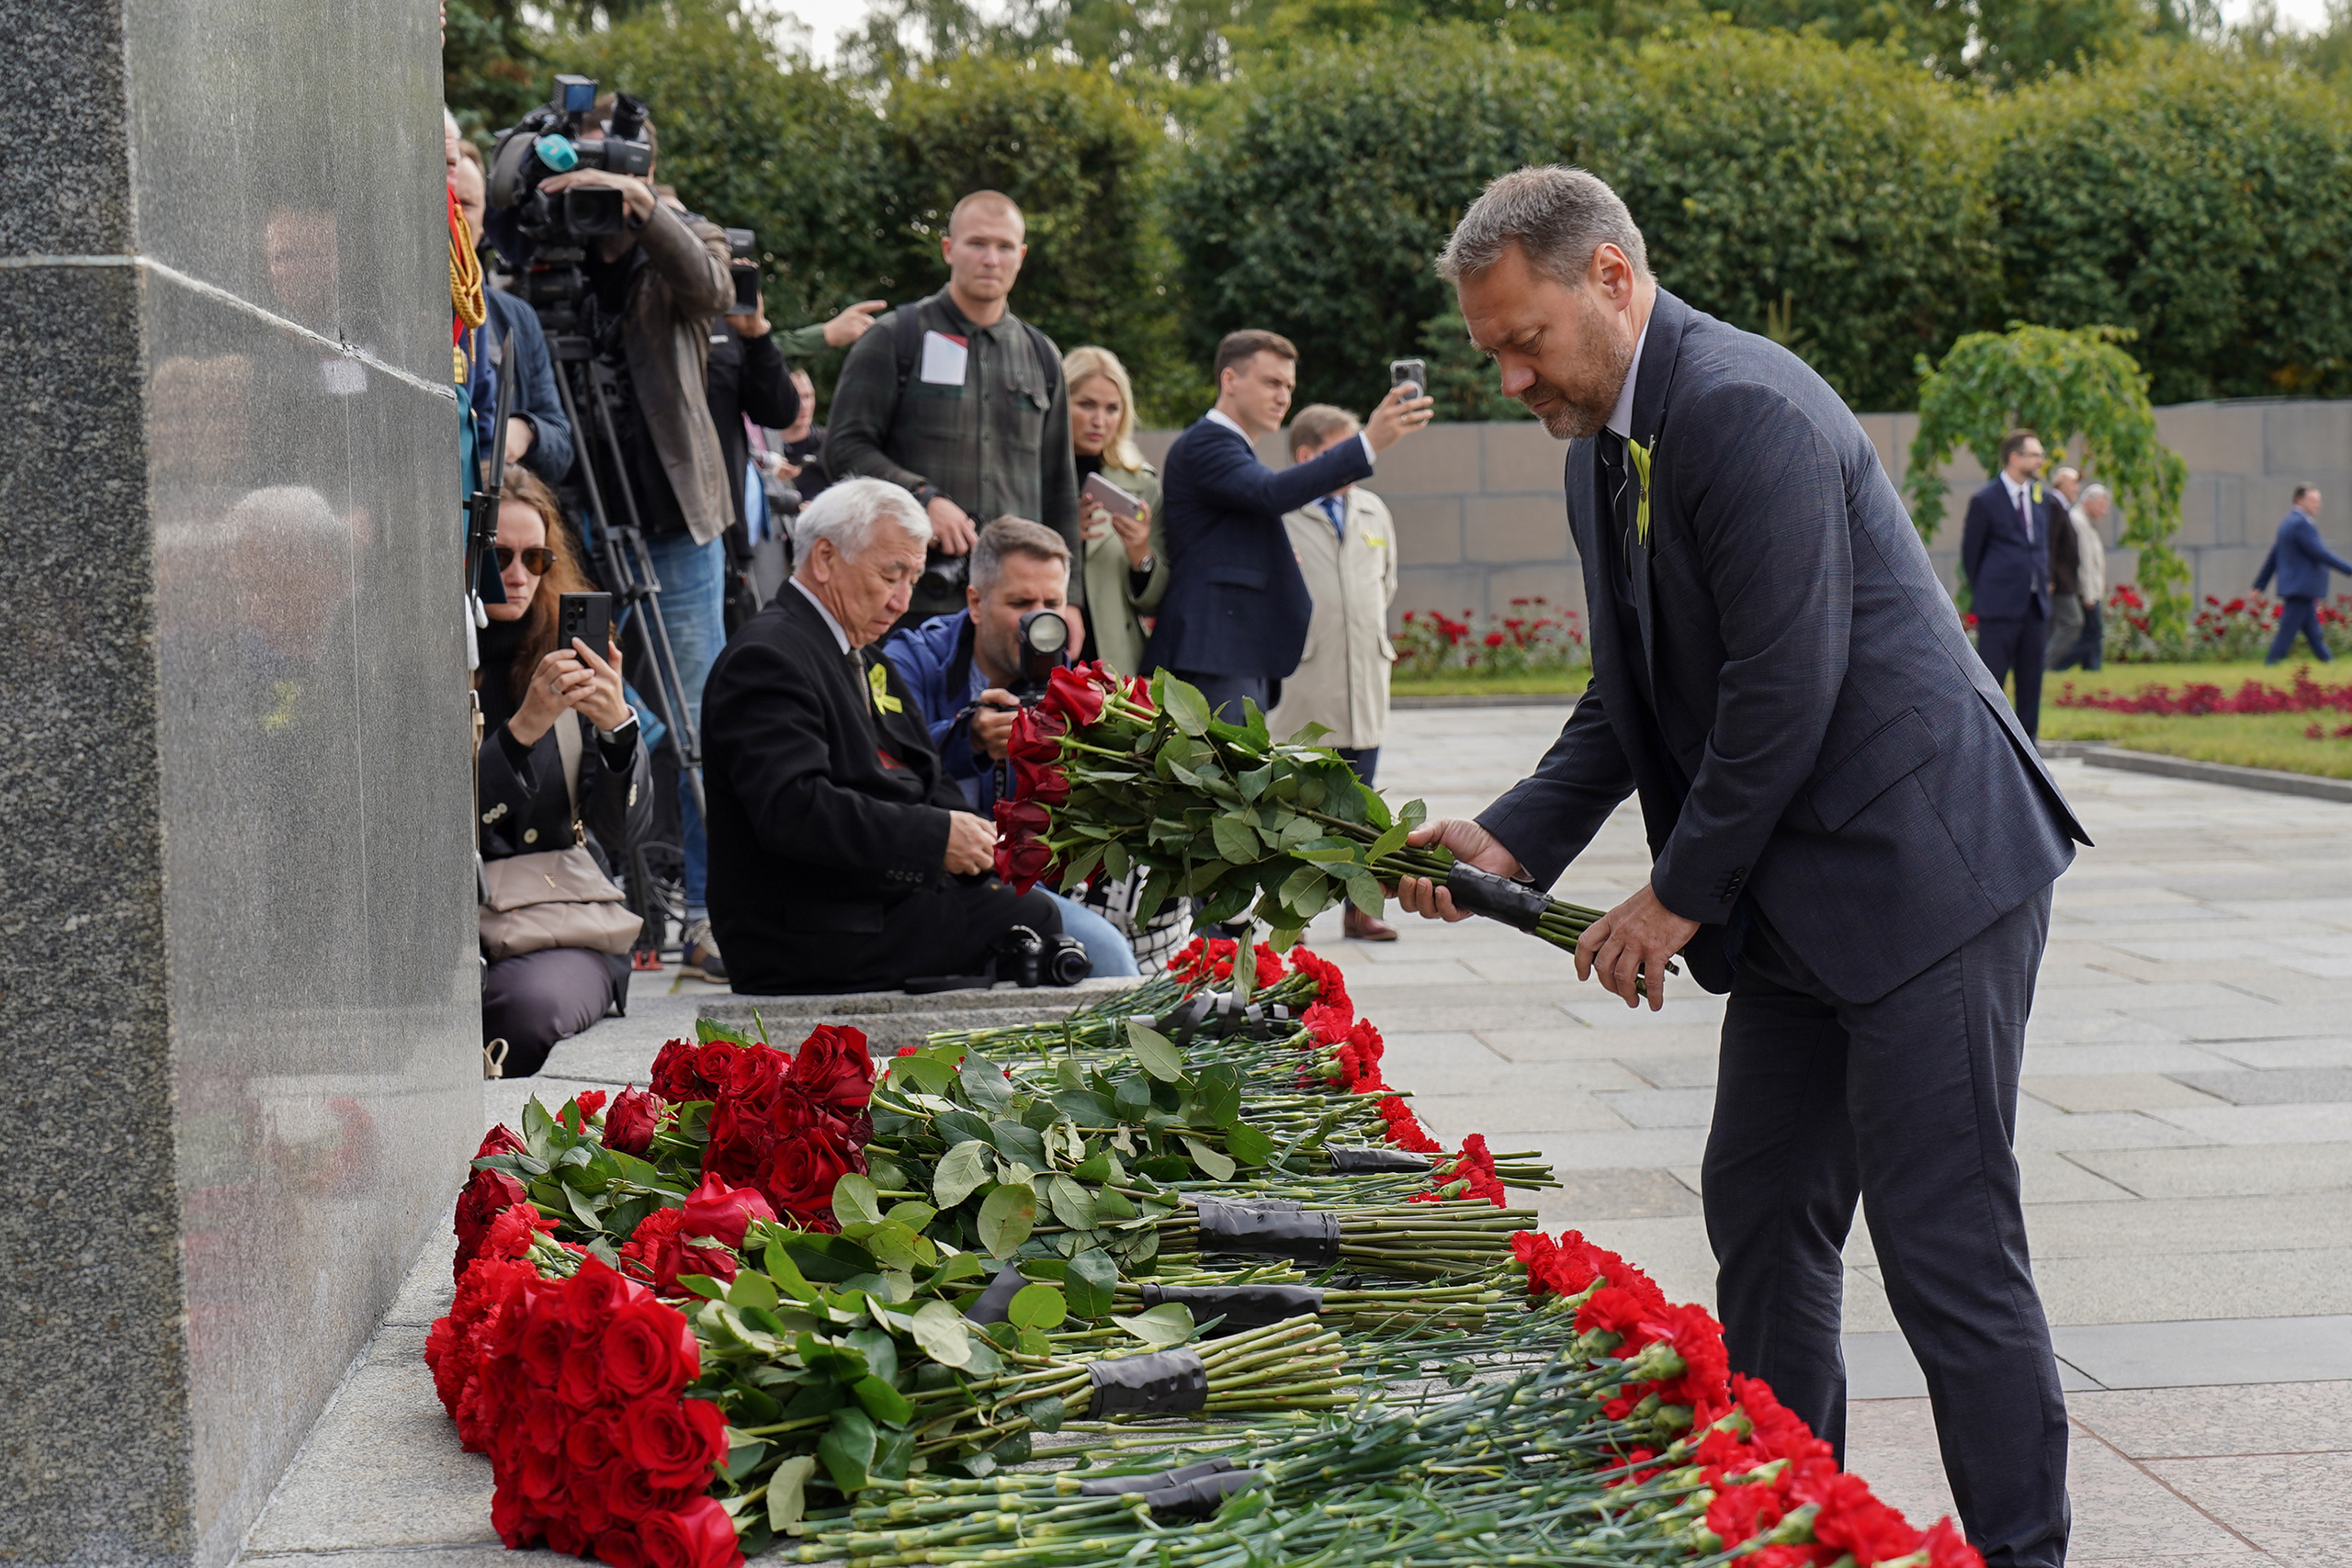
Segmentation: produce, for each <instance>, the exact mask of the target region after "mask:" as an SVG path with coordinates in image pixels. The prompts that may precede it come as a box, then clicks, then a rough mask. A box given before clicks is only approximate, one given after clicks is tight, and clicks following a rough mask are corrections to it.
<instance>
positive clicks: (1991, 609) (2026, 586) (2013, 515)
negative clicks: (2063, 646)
mask: <svg viewBox="0 0 2352 1568" xmlns="http://www.w3.org/2000/svg"><path fill="white" fill-rule="evenodd" d="M2028 504H2029V505H2030V504H2032V503H2031V502H2030V500H2029V502H2028ZM2033 510H2034V514H2035V515H2034V525H2033V537H2032V539H2030V540H2028V539H2027V538H2026V536H2025V524H2024V522H2023V521H2022V520H2020V519H2019V518H2018V509H2017V508H2016V507H2015V506H2013V505H2011V504H2010V502H2009V491H2008V487H2007V485H2005V484H2003V483H2002V482H2001V479H2000V476H1999V475H1997V474H1996V475H1995V476H1994V477H1993V478H1992V479H1988V480H1986V481H1985V484H1984V485H1982V486H1980V487H1979V488H1978V490H1977V491H1976V493H1975V494H1974V495H1972V496H1970V497H1969V498H1968V522H1967V524H1966V525H1964V526H1963V527H1962V530H1961V535H1960V565H1961V570H1963V571H1965V572H1966V573H1967V574H1968V588H1969V602H1968V607H1969V608H1970V609H1972V610H1973V611H1974V612H1975V613H1976V615H1977V616H1978V618H1979V619H1991V620H2022V619H2024V618H2025V617H2027V616H2030V615H2041V616H2042V617H2044V618H2047V617H2048V616H2049V614H2050V536H2051V531H2050V527H2049V512H2048V509H2047V508H2046V507H2042V506H2035V507H2034V509H2033Z"/></svg>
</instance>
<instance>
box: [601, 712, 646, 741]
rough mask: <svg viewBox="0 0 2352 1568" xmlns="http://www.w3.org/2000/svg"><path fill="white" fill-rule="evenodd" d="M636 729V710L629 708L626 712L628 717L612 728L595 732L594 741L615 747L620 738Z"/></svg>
mask: <svg viewBox="0 0 2352 1568" xmlns="http://www.w3.org/2000/svg"><path fill="white" fill-rule="evenodd" d="M635 728H637V710H636V709H635V708H631V709H629V710H628V717H627V718H625V719H623V720H621V721H620V723H618V724H616V725H615V726H614V727H613V728H610V729H600V730H598V731H596V739H599V740H601V741H603V742H604V743H605V745H607V746H611V745H615V744H616V743H617V742H618V741H619V740H620V738H621V737H622V736H624V735H627V734H628V732H629V731H630V730H632V729H635Z"/></svg>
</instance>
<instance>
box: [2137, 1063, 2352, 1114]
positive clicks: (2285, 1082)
mask: <svg viewBox="0 0 2352 1568" xmlns="http://www.w3.org/2000/svg"><path fill="white" fill-rule="evenodd" d="M2171 1076H2172V1077H2174V1078H2176V1079H2177V1080H2178V1081H2179V1082H2181V1083H2184V1084H2186V1085H2188V1087H2189V1088H2191V1089H2200V1090H2202V1091H2203V1092H2204V1093H2206V1094H2209V1095H2212V1096H2214V1097H2215V1098H2217V1099H2221V1100H2228V1101H2229V1102H2230V1103H2231V1104H2233V1105H2321V1104H2327V1103H2330V1102H2333V1103H2336V1104H2352V1066H2345V1067H2278V1068H2271V1069H2267V1070H2264V1071H2248V1072H2234V1073H2175V1074H2173V1075H2171Z"/></svg>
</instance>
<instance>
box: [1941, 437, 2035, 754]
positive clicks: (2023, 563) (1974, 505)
mask: <svg viewBox="0 0 2352 1568" xmlns="http://www.w3.org/2000/svg"><path fill="white" fill-rule="evenodd" d="M2042 456H2043V454H2042V450H2041V437H2040V436H2038V435H2036V434H2034V433H2033V432H2032V431H2030V430H2012V431H2010V432H2009V434H2007V436H2005V437H2004V438H2003V439H2002V442H2001V471H2000V472H1999V473H1998V474H1997V475H1996V476H1995V477H1994V478H1993V479H1991V480H1990V481H1988V482H1987V483H1986V484H1985V488H1983V489H1982V490H1980V491H1977V492H1976V493H1975V494H1974V495H1972V496H1970V497H1969V498H1968V525H1967V526H1966V527H1965V528H1963V529H1962V531H1961V536H1960V564H1961V569H1962V570H1963V571H1965V572H1967V574H1968V581H1969V586H1970V588H1971V590H1972V591H1973V598H1972V600H1971V603H1970V605H1969V607H1970V608H1971V609H1972V610H1973V611H1974V612H1975V614H1976V653H1977V657H1978V658H1980V659H1982V660H1985V669H1987V670H1989V671H1992V672H1993V683H1994V684H1995V685H1996V686H1997V685H1999V684H2000V683H2001V678H2002V677H2003V676H2004V675H2007V673H2008V672H2009V671H2011V670H2015V671H2017V676H2018V688H2017V690H2018V695H2017V710H2018V722H2019V723H2021V724H2023V725H2024V726H2025V732H2026V733H2027V734H2028V735H2031V734H2034V733H2035V732H2036V731H2037V730H2038V729H2039V728H2041V660H2042V653H2043V650H2044V649H2046V648H2047V647H2048V646H2049V642H2050V532H2051V529H2050V519H2049V515H2048V513H2047V510H2046V506H2045V502H2044V500H2043V497H2042V493H2041V480H2039V479H2035V478H2034V476H2035V475H2036V474H2038V473H2040V472H2041V459H2042Z"/></svg>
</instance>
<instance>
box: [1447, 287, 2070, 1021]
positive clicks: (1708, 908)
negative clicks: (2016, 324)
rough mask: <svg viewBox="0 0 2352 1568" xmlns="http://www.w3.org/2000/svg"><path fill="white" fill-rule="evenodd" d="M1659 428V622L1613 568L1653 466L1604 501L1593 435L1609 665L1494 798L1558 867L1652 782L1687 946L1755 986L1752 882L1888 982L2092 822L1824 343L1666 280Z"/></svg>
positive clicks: (1575, 505) (1599, 648) (1533, 848)
mask: <svg viewBox="0 0 2352 1568" xmlns="http://www.w3.org/2000/svg"><path fill="white" fill-rule="evenodd" d="M1633 439H1634V441H1635V442H1637V443H1641V444H1644V445H1647V444H1649V443H1652V442H1655V443H1656V446H1655V447H1654V448H1653V451H1654V457H1653V461H1652V467H1651V476H1650V477H1651V487H1652V498H1651V518H1650V532H1649V538H1648V543H1647V545H1646V547H1640V546H1637V547H1635V548H1634V551H1633V560H1632V572H1631V575H1632V593H1633V599H1634V610H1635V622H1636V624H1635V626H1634V627H1633V628H1631V635H1630V636H1629V635H1627V631H1626V629H1625V628H1623V627H1622V626H1621V625H1620V615H1619V612H1618V605H1617V598H1616V594H1615V592H1614V591H1613V589H1612V588H1611V584H1610V580H1609V570H1610V562H1611V559H1612V558H1613V553H1614V551H1615V549H1616V548H1617V547H1616V546H1615V545H1614V544H1613V543H1612V542H1611V541H1612V538H1613V537H1614V536H1617V535H1619V534H1621V533H1622V532H1623V527H1624V524H1625V523H1626V522H1627V521H1628V520H1630V518H1631V517H1632V515H1633V512H1634V491H1635V489H1636V488H1637V487H1635V486H1634V485H1633V484H1630V483H1629V484H1628V485H1627V486H1626V493H1625V495H1624V497H1623V502H1622V508H1621V513H1620V515H1619V516H1618V517H1616V518H1612V519H1608V520H1604V519H1603V517H1602V516H1601V512H1602V507H1603V502H1602V498H1601V494H1600V480H1599V477H1598V473H1597V470H1598V469H1599V468H1600V464H1599V462H1598V460H1597V456H1596V446H1595V443H1594V442H1592V441H1589V440H1587V441H1578V442H1575V443H1573V444H1571V446H1569V448H1568V458H1567V481H1566V482H1567V504H1568V520H1569V525H1570V529H1571V532H1572V534H1573V535H1574V537H1575V540H1576V547H1577V554H1578V556H1579V557H1580V558H1582V561H1583V566H1584V579H1585V603H1586V604H1587V606H1588V611H1587V615H1588V624H1589V628H1590V631H1591V635H1592V658H1593V679H1592V684H1591V685H1590V687H1589V688H1588V689H1587V691H1586V693H1585V695H1584V697H1583V698H1582V700H1581V701H1579V702H1578V703H1577V707H1576V711H1575V713H1574V714H1573V715H1572V716H1570V717H1569V719H1568V723H1567V726H1566V728H1564V729H1563V730H1562V731H1561V732H1560V739H1559V740H1558V741H1557V742H1556V743H1555V745H1554V746H1553V747H1552V750H1550V751H1549V752H1548V753H1547V754H1546V755H1545V757H1544V761H1543V762H1542V764H1541V765H1540V766H1539V767H1538V768H1537V769H1536V771H1535V773H1534V776H1533V777H1532V778H1529V779H1527V780H1526V781H1524V782H1523V783H1521V784H1519V785H1517V786H1516V787H1514V788H1513V789H1512V790H1511V791H1510V793H1509V794H1507V795H1504V796H1503V797H1502V798H1501V799H1500V800H1498V801H1497V802H1496V803H1495V804H1494V805H1492V806H1490V807H1487V810H1486V811H1485V813H1483V814H1482V815H1481V816H1480V818H1478V819H1479V821H1480V822H1481V823H1483V824H1484V825H1485V826H1486V827H1487V829H1488V830H1490V831H1491V832H1493V833H1494V835H1495V836H1496V837H1497V838H1498V839H1499V840H1502V842H1503V843H1504V844H1505V845H1506V846H1508V847H1509V848H1510V851H1511V852H1512V853H1514V854H1516V855H1517V856H1518V857H1519V859H1520V861H1521V863H1522V864H1524V865H1525V866H1526V867H1527V869H1528V870H1529V872H1530V873H1531V874H1533V876H1534V877H1535V878H1536V880H1537V881H1538V882H1539V883H1541V884H1543V885H1544V886H1549V885H1550V884H1551V883H1552V882H1553V881H1555V879H1556V878H1557V877H1558V876H1559V874H1560V873H1561V872H1562V871H1563V870H1565V869H1566V866H1567V863H1569V862H1570V861H1571V860H1573V859H1575V858H1576V856H1577V853H1579V852H1581V851H1582V850H1583V849H1584V847H1585V845H1586V844H1588V843H1589V842H1590V841H1591V840H1592V836H1593V834H1594V833H1595V832H1597V831H1598V830H1599V829H1600V825H1601V823H1602V822H1603V821H1604V820H1605V819H1606V818H1608V816H1609V814H1610V812H1611V810H1613V809H1614V808H1615V807H1616V806H1617V805H1618V803H1619V802H1621V801H1623V799H1624V798H1625V796H1626V795H1629V794H1633V793H1635V792H1637V791H1638V792H1639V794H1640V795H1641V801H1642V815H1643V818H1644V820H1645V824H1646V826H1647V828H1648V831H1649V840H1650V848H1651V852H1652V853H1653V854H1654V855H1655V856H1656V857H1657V858H1656V864H1655V865H1654V867H1653V869H1652V872H1651V878H1650V881H1651V886H1653V887H1654V888H1655V889H1656V890H1657V895H1658V897H1659V898H1660V899H1661V900H1662V901H1663V902H1664V903H1665V905H1666V906H1667V908H1670V909H1672V910H1674V911H1675V912H1676V913H1677V914H1679V915H1681V916H1682V917H1684V918H1685V919H1693V920H1698V921H1700V922H1701V929H1700V934H1699V935H1698V936H1697V937H1696V938H1694V939H1693V940H1692V942H1691V945H1690V946H1689V947H1688V948H1687V949H1686V950H1685V953H1684V956H1685V958H1686V960H1687V961H1688V963H1689V964H1690V967H1691V972H1692V974H1693V976H1695V977H1696V978H1697V979H1698V980H1699V982H1700V983H1701V984H1702V985H1703V986H1704V987H1706V988H1707V989H1709V990H1714V991H1722V990H1726V989H1728V988H1729V987H1730V984H1731V977H1732V967H1731V964H1729V962H1727V960H1726V956H1725V953H1724V922H1725V921H1726V920H1728V919H1731V917H1732V915H1733V913H1734V911H1735V909H1736V908H1739V906H1740V902H1741V899H1742V897H1743V895H1745V896H1746V897H1747V899H1749V900H1751V901H1752V904H1753V908H1754V909H1755V910H1756V911H1757V912H1759V913H1761V914H1762V916H1763V917H1764V919H1767V920H1769V921H1770V924H1771V927H1772V929H1773V930H1774V931H1776V932H1777V933H1779V934H1780V936H1781V939H1782V940H1783V941H1785V942H1787V943H1788V944H1789V946H1791V947H1792V949H1794V951H1795V953H1797V955H1798V956H1799V957H1801V958H1803V959H1804V962H1805V963H1806V964H1809V965H1811V966H1812V968H1813V970H1814V972H1815V974H1816V975H1818V976H1820V977H1821V978H1822V979H1823V981H1825V982H1826V984H1827V985H1828V986H1829V987H1830V988H1831V989H1832V990H1833V991H1834V992H1835V993H1836V994H1837V995H1838V996H1840V997H1843V998H1848V999H1849V1000H1853V1001H1871V1000H1874V999H1876V998H1879V997H1882V996H1883V995H1885V994H1886V993H1887V992H1888V991H1890V990H1892V989H1894V987H1896V986H1898V985H1900V984H1902V983H1903V982H1904V981H1905V980H1907V979H1909V978H1910V977H1911V976H1914V975H1917V974H1918V973H1919V972H1920V971H1921V970H1923V969H1925V968H1926V967H1927V966H1928V965H1929V964H1933V963H1934V962H1936V961H1937V960H1938V959H1939V958H1941V957H1943V956H1944V955H1945V954H1946V953H1951V951H1952V950H1953V949H1955V948H1957V947H1958V946H1959V945H1960V944H1961V943H1962V942H1965V941H1967V940H1968V939H1969V938H1970V937H1972V936H1973V935H1975V934H1976V933H1977V932H1978V931H1982V930H1984V929H1985V927H1986V926H1988V925H1990V924H1991V923H1992V922H1993V921H1994V920H1995V919H1997V918H1999V917H2000V916H2001V915H2002V914H2004V913H2006V912H2007V910H2009V909H2011V908H2015V907H2016V906H2017V905H2018V904H2020V903H2022V902H2024V901H2025V900H2026V899H2027V898H2028V897H2030V896H2031V895H2033V894H2034V893H2036V892H2038V891H2039V890H2041V888H2042V887H2044V886H2048V885H2049V884H2050V883H2051V882H2052V880H2053V879H2054V878H2056V876H2057V875H2058V874H2059V873H2060V872H2062V871H2064V869H2065V868H2066V865H2067V863H2069V862H2071V861H2072V860H2073V859H2074V854H2075V848H2074V846H2075V842H2076V841H2080V842H2083V843H2088V842H2089V841H2090V840H2089V839H2088V838H2087V837H2086V836H2085V834H2084V832H2083V829H2082V827H2081V825H2080V824H2079V823H2077V822H2076V821H2075V817H2074V814H2073V812H2071V811H2070V810H2069V809H2068V808H2067V806H2066V803H2065V800H2064V797H2063V796H2061V795H2060V794H2059V793H2058V787H2057V785H2056V784H2054V783H2052V780H2051V778H2050V774H2049V773H2048V771H2047V770H2045V769H2044V768H2043V767H2042V765H2041V759H2040V757H2039V756H2038V755H2037V754H2036V752H2035V750H2034V749H2033V746H2032V743H2031V742H2030V741H2029V740H2028V739H2026V736H2025V733H2024V731H2023V730H2022V729H2020V728H2018V723H2017V719H2016V716H2014V714H2012V713H2011V711H2010V708H2009V705H2008V703H2007V701H2006V700H2004V699H2003V697H2002V695H2001V693H2000V691H1999V689H1998V688H1997V687H1996V686H1995V685H1994V683H1993V681H1992V678H1991V677H1990V676H1989V675H1988V674H1986V673H1985V666H1984V663H1983V661H1982V660H1979V659H1978V658H1977V656H1976V652H1975V650H1974V649H1973V648H1971V647H1970V646H1969V643H1968V638H1967V637H1966V636H1965V635H1964V634H1963V633H1962V629H1961V624H1960V616H1959V615H1958V613H1957V612H1956V611H1955V610H1954V609H1953V607H1952V603H1951V597H1950V595H1948V594H1947V593H1946V592H1944V590H1943V586H1942V584H1941V583H1939V581H1937V580H1936V576H1935V573H1934V571H1933V570H1932V569H1931V568H1930V567H1929V566H1928V553H1927V550H1926V548H1925V547H1923V546H1922V545H1921V544H1920V542H1919V536H1918V534H1917V531H1916V530H1915V529H1914V528H1913V527H1912V525H1911V521H1910V519H1909V517H1908V516H1906V515H1905V513H1904V510H1903V505H1902V502H1900V501H1899V500H1898V499H1897V498H1896V496H1895V491H1894V485H1893V483H1892V482H1891V481H1890V480H1889V479H1887V476H1886V474H1885V472H1884V470H1883V469H1882V468H1880V466H1879V461H1878V455H1877V453H1876V452H1875V451H1874V450H1873V449H1872V448H1871V444H1870V440H1869V438H1868V437H1867V436H1865V435H1864V434H1862V428H1861V426H1860V423H1857V422H1856V420H1855V418H1854V416H1853V414H1852V413H1851V412H1849V411H1848V409H1847V407H1846V405H1845V404H1844V403H1843V402H1842V401H1840V400H1839V399H1838V394H1837V393H1835V392H1833V391H1831V390H1830V389H1829V386H1828V384H1827V383H1826V382H1825V381H1823V380H1822V379H1821V378H1820V377H1819V376H1817V375H1815V373H1814V372H1813V370H1812V369H1811V368H1810V367H1807V366H1806V365H1805V364H1804V361H1802V360H1800V359H1798V358H1797V357H1796V356H1795V355H1792V354H1791V353H1789V352H1788V351H1787V350H1786V349H1784V348H1781V346H1780V345H1778V344H1773V343H1771V342H1770V341H1768V340H1766V339H1764V338H1760V337H1757V336H1754V335H1753V334H1751V333H1744V332H1741V331H1739V330H1737V329H1736V328H1734V327H1731V326H1727V325H1725V324H1724V322H1722V321H1716V320H1715V319H1714V318H1713V317H1712V316H1708V315H1705V314H1703V313H1702V312H1700V311H1697V310H1691V308H1690V307H1689V306H1688V305H1685V304H1684V303H1683V302H1682V301H1681V300H1679V299H1676V298H1674V297H1673V296H1672V295H1670V294H1668V293H1667V292H1665V291H1664V290H1663V289H1661V290H1660V291H1659V293H1658V296H1657V309H1656V310H1655V311H1654V312H1653V314H1652V315H1651V318H1650V325H1649V335H1648V339H1647V341H1646V342H1645V344H1644V346H1643V350H1642V357H1641V362H1640V364H1639V366H1638V367H1637V369H1636V371H1635V381H1634V412H1633ZM1629 468H1630V464H1629ZM1604 529H1606V530H1607V533H1606V534H1604ZM1629 649H1630V650H1632V651H1631V652H1630V653H1629V652H1628V650H1629ZM1630 658H1638V659H1640V660H1643V661H1644V662H1645V665H1646V666H1647V669H1648V671H1649V675H1650V686H1651V689H1652V690H1653V692H1654V693H1655V694H1656V700H1657V716H1656V719H1655V721H1653V719H1652V717H1651V715H1650V713H1649V712H1648V711H1647V708H1646V707H1645V705H1644V704H1643V703H1642V701H1641V698H1640V696H1639V694H1638V691H1637V688H1636V686H1635V685H1634V675H1633V672H1632V671H1631V670H1630V668H1629V663H1628V661H1629V659H1630Z"/></svg>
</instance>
